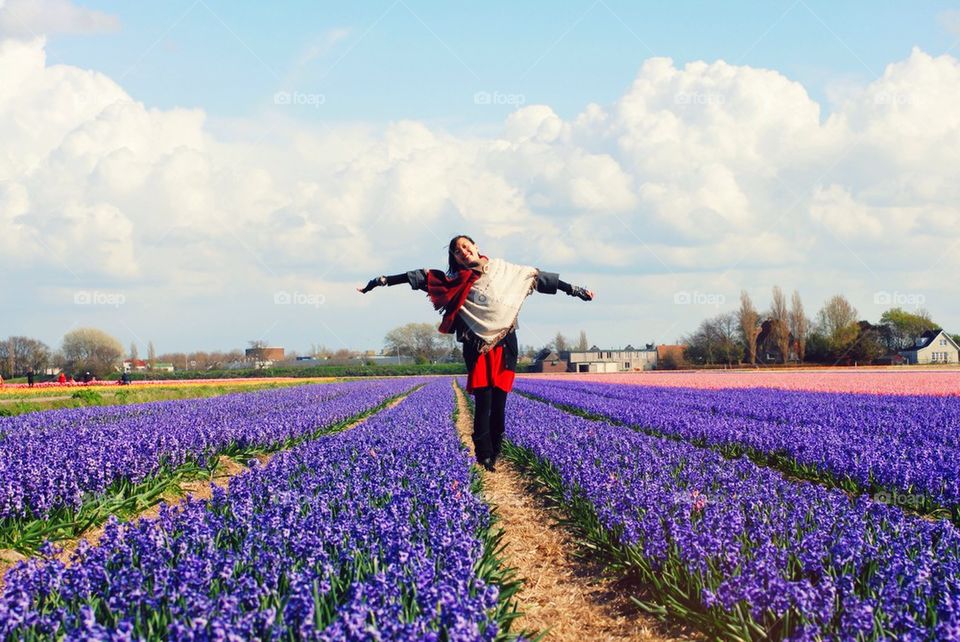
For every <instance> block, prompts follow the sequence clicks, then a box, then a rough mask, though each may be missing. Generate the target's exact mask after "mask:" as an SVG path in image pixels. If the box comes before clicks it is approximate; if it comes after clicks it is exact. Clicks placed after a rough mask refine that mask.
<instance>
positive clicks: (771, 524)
mask: <svg viewBox="0 0 960 642" xmlns="http://www.w3.org/2000/svg"><path fill="white" fill-rule="evenodd" d="M523 387H524V388H526V389H529V388H532V386H527V385H524V386H523ZM506 436H507V438H508V439H509V441H510V442H511V443H512V444H513V445H515V446H518V447H520V448H522V449H525V450H526V451H528V452H530V453H531V454H532V455H533V456H534V457H535V458H537V459H539V460H542V461H546V462H549V463H550V464H551V465H552V466H553V468H554V469H555V471H556V473H557V474H558V475H559V477H560V478H561V480H562V484H563V487H564V488H565V489H567V492H568V499H569V498H572V497H574V496H579V497H581V498H583V499H584V500H585V501H586V502H588V503H589V505H590V506H592V507H593V509H594V511H595V513H596V515H597V517H598V519H599V522H600V524H601V525H602V526H603V528H604V529H606V531H607V532H609V533H613V534H614V536H615V537H618V538H619V540H620V542H621V543H622V544H625V545H627V546H629V547H632V550H633V551H635V552H636V555H637V556H639V558H640V559H641V560H643V564H641V566H643V565H646V568H648V569H649V570H650V572H651V573H652V574H653V576H654V577H655V578H657V579H659V580H663V578H664V577H665V576H666V575H670V574H672V573H676V572H679V573H680V574H682V575H683V578H679V579H678V578H676V577H672V576H671V577H672V580H671V581H675V582H676V583H677V584H678V585H684V584H685V585H688V586H689V585H691V584H692V585H693V586H695V587H699V591H694V598H696V597H697V596H698V595H699V606H696V607H695V608H698V609H699V611H700V612H706V613H707V614H708V615H710V617H715V618H716V621H718V622H723V623H726V625H727V626H730V623H731V622H735V621H737V618H741V620H742V617H743V616H742V615H738V613H747V614H749V616H750V618H752V620H753V623H754V624H755V625H758V626H762V627H764V628H765V629H766V630H768V631H769V632H770V635H771V636H772V637H789V638H791V639H798V640H800V639H837V640H840V639H843V640H849V639H898V640H933V639H960V531H958V530H957V528H956V527H954V526H953V525H952V524H951V523H950V522H947V521H943V520H940V521H929V520H925V519H922V518H920V517H916V516H912V515H909V514H905V513H904V512H903V511H902V510H901V509H899V508H897V507H894V506H890V505H887V504H883V503H880V502H875V501H873V500H871V499H869V498H866V497H860V498H856V499H851V498H850V497H848V496H847V495H846V494H845V493H843V492H841V491H839V490H836V489H827V488H823V487H821V486H819V485H817V484H813V483H806V482H794V481H788V480H787V479H785V478H784V477H783V476H782V475H780V474H778V473H776V472H774V471H772V470H770V469H767V468H763V467H759V466H757V465H755V464H754V463H752V462H751V461H750V460H748V459H747V458H740V459H734V460H731V459H725V458H724V457H722V456H721V455H720V454H718V453H716V452H714V451H712V450H709V449H705V448H698V447H695V446H693V445H690V444H688V443H684V442H682V441H675V440H671V439H665V438H658V437H652V436H649V435H645V434H642V433H638V432H635V431H630V430H624V429H623V428H622V427H620V426H615V425H611V424H607V423H603V422H596V421H591V420H587V419H584V418H581V417H577V416H573V415H570V414H568V413H565V412H563V411H561V410H559V409H557V408H555V407H553V406H550V405H549V404H546V403H541V402H538V401H534V400H530V399H526V398H524V397H518V396H517V395H513V396H511V399H510V401H509V407H508V409H507V432H506ZM627 560H628V563H631V562H630V560H633V562H635V561H636V558H635V557H633V558H631V557H630V556H628V557H627ZM635 568H636V566H635ZM678 569H679V571H678ZM674 597H676V596H674ZM748 625H749V623H748ZM724 630H728V631H729V630H730V629H729V628H728V629H724ZM754 630H756V629H754Z"/></svg>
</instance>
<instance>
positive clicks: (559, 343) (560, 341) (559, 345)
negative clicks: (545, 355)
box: [553, 332, 570, 354]
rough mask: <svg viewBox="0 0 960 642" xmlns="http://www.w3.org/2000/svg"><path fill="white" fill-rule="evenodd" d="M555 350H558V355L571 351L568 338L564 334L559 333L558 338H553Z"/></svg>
mask: <svg viewBox="0 0 960 642" xmlns="http://www.w3.org/2000/svg"><path fill="white" fill-rule="evenodd" d="M553 349H554V350H556V352H557V354H560V353H561V352H566V351H567V350H569V349H570V347H569V346H568V344H567V338H566V337H565V336H563V334H562V333H560V332H558V333H557V336H555V337H554V338H553Z"/></svg>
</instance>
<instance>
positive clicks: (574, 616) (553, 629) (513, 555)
mask: <svg viewBox="0 0 960 642" xmlns="http://www.w3.org/2000/svg"><path fill="white" fill-rule="evenodd" d="M455 388H456V386H455ZM456 393H457V404H458V407H459V411H460V412H459V420H458V422H457V429H458V431H459V433H460V438H461V439H462V440H463V442H464V443H465V444H466V445H467V447H468V448H470V451H471V453H472V452H473V444H472V442H471V439H470V434H471V433H472V431H473V415H472V414H471V412H470V407H469V406H468V404H467V399H466V397H465V396H464V394H463V392H461V391H460V389H459V388H456ZM481 472H482V474H483V487H484V495H485V499H486V500H487V502H488V503H489V504H490V505H491V506H492V507H493V508H494V511H495V512H496V514H497V517H498V518H499V520H500V527H501V528H502V529H503V531H504V536H503V543H504V544H506V549H505V551H504V556H505V558H506V563H507V565H509V566H512V567H514V568H516V569H517V574H518V576H519V577H520V578H521V579H522V580H523V588H522V589H521V590H520V592H519V593H518V603H519V610H520V611H522V613H523V615H521V617H519V618H517V620H515V622H514V624H513V627H512V630H513V631H522V630H527V631H529V630H533V631H546V633H547V635H546V637H545V640H547V641H552V640H559V641H564V642H566V641H570V642H581V641H582V640H591V641H594V640H596V641H614V640H644V641H654V640H692V639H696V638H695V637H687V636H686V635H684V633H683V632H679V633H678V632H676V631H672V630H671V631H668V630H667V627H666V626H665V625H664V624H662V623H661V622H660V621H658V620H656V619H655V618H653V617H651V616H648V615H646V614H644V613H641V612H638V610H637V609H636V608H635V607H634V606H633V605H632V603H631V602H630V601H629V599H627V597H626V592H625V591H623V590H618V587H617V583H616V582H615V581H614V580H612V579H609V578H604V577H603V576H602V574H601V571H602V568H601V567H600V566H599V565H598V564H596V563H591V562H590V561H589V560H584V559H582V558H578V557H577V556H576V550H577V546H576V544H575V542H574V541H573V539H572V537H571V536H570V534H569V533H568V532H567V531H565V530H564V529H563V528H562V527H560V526H559V525H558V524H557V523H556V517H555V515H554V514H553V513H552V512H551V511H549V510H547V509H546V508H545V507H544V506H543V505H542V502H539V501H538V500H537V499H536V498H535V497H534V496H533V495H532V494H531V493H530V492H529V491H528V490H527V486H526V484H525V483H524V481H523V479H522V478H521V477H520V476H519V475H518V474H517V472H516V471H515V470H514V468H513V467H512V466H511V465H510V463H509V462H507V461H502V460H501V461H498V462H497V472H495V473H488V472H486V471H482V470H481Z"/></svg>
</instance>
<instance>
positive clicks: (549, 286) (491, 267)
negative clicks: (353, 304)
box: [357, 235, 593, 472]
mask: <svg viewBox="0 0 960 642" xmlns="http://www.w3.org/2000/svg"><path fill="white" fill-rule="evenodd" d="M447 261H448V265H449V269H448V270H447V272H446V273H444V272H443V271H442V270H412V271H410V272H406V273H405V274H395V275H393V276H380V277H378V278H375V279H370V282H369V283H367V285H366V287H363V288H357V291H359V292H361V293H362V294H366V293H367V292H369V291H370V290H372V289H373V288H375V287H378V286H384V285H397V284H399V283H408V284H409V285H410V287H411V288H413V289H414V290H425V291H426V292H427V296H428V297H429V298H430V301H431V302H432V303H433V307H434V309H436V310H440V311H442V313H443V321H442V322H441V323H440V332H444V333H447V334H453V333H456V335H457V341H459V342H461V343H462V344H463V360H464V361H465V362H466V364H467V373H468V374H467V392H470V393H472V394H473V397H474V401H475V408H474V418H473V445H474V452H475V453H476V455H477V461H478V462H479V463H480V465H481V466H483V467H484V468H486V469H487V470H489V471H491V472H493V471H494V470H495V468H494V464H495V463H496V460H497V457H498V456H499V455H500V446H501V444H502V442H503V424H504V410H505V408H506V404H507V393H509V392H510V390H511V389H512V388H513V378H514V374H515V373H516V370H517V356H518V352H519V350H518V346H517V333H516V327H517V315H518V314H519V313H520V306H521V305H522V304H523V301H524V299H526V298H527V296H528V295H529V294H530V293H531V292H533V291H534V290H536V291H537V292H543V293H545V294H556V293H557V290H560V291H562V292H566V293H567V294H568V295H570V296H575V297H578V298H580V299H583V300H584V301H591V300H593V292H591V291H590V290H587V289H584V288H581V287H578V286H573V285H570V284H569V283H565V282H564V281H561V280H560V277H559V275H557V274H556V273H553V272H541V271H540V270H538V269H536V268H533V267H529V266H526V265H514V264H512V263H507V262H506V261H503V260H501V259H489V258H487V257H486V256H484V255H482V254H480V251H479V250H478V249H477V244H476V243H475V242H474V241H473V239H472V238H470V237H469V236H464V235H460V236H455V237H453V239H451V241H450V246H449V248H448V256H447Z"/></svg>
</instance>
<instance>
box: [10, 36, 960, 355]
mask: <svg viewBox="0 0 960 642" xmlns="http://www.w3.org/2000/svg"><path fill="white" fill-rule="evenodd" d="M331 37H332V36H331ZM0 77H2V78H4V79H5V82H4V83H3V84H2V85H0V141H3V142H2V144H0V269H3V270H4V271H5V272H6V273H7V274H9V275H16V276H15V277H14V280H17V281H18V282H20V283H23V284H25V286H24V287H25V288H27V289H28V290H29V289H32V287H33V286H32V284H33V283H35V282H36V283H40V282H41V281H42V283H43V284H44V287H80V286H83V285H86V284H87V283H88V282H96V283H109V284H113V286H114V287H118V288H123V289H124V292H126V293H127V300H128V301H130V302H131V303H130V304H129V305H127V306H125V308H124V310H123V312H124V313H125V314H131V315H133V314H137V312H136V311H137V310H139V314H141V316H140V317H139V318H138V319H137V320H134V319H132V318H131V319H129V320H127V321H125V324H126V325H127V326H129V327H133V326H135V325H137V324H143V325H149V324H150V323H159V322H160V321H158V320H159V319H166V320H167V323H168V325H169V323H171V322H170V319H174V320H175V319H177V318H180V317H178V316H177V315H178V314H179V315H183V314H187V313H190V314H194V315H197V318H198V319H209V321H208V323H210V324H214V325H216V324H219V323H222V319H221V316H220V315H222V314H225V311H227V310H230V311H231V314H234V315H239V316H240V317H243V315H244V314H246V313H244V312H243V310H245V309H246V310H247V311H248V313H249V315H250V318H249V320H247V321H244V323H247V324H253V325H258V326H262V327H260V328H259V329H257V330H256V332H262V331H266V330H265V329H266V328H268V327H271V324H272V323H279V329H278V330H276V331H275V332H280V333H283V332H296V333H300V334H298V335H297V336H296V337H295V338H294V339H291V341H294V340H299V341H301V343H303V344H306V343H309V342H311V341H316V342H324V341H321V340H318V339H315V338H302V337H301V335H302V333H304V332H307V331H306V330H304V329H303V327H302V326H301V325H297V324H304V323H306V321H304V319H311V318H312V319H314V320H315V321H316V323H314V326H316V327H320V325H324V324H325V325H326V326H327V327H328V328H329V331H330V332H335V333H336V334H338V335H342V336H344V337H348V338H347V339H346V340H347V342H348V343H356V344H357V345H358V347H359V346H360V345H366V344H368V343H369V342H370V340H371V339H370V336H371V335H372V336H373V342H374V343H375V342H376V340H377V339H378V338H379V335H380V334H382V330H384V329H389V324H391V323H394V322H396V321H398V320H403V319H405V318H406V317H405V316H404V315H408V314H417V312H414V311H415V310H416V311H419V313H420V314H421V317H420V318H423V316H424V315H430V311H429V309H425V308H424V305H423V302H422V301H421V300H420V298H419V297H414V298H410V297H406V298H405V299H403V300H402V301H401V299H402V296H401V295H400V294H399V293H398V291H399V288H398V289H395V290H394V292H392V293H390V294H385V293H379V294H378V296H380V297H385V300H386V301H389V306H391V309H390V311H389V313H388V314H384V315H380V316H378V317H377V318H376V319H375V320H366V321H364V323H359V322H358V321H357V319H356V318H353V317H351V315H352V314H354V312H352V311H355V310H358V309H365V308H369V309H370V310H371V311H372V310H375V309H376V306H375V304H373V303H371V302H370V301H371V300H372V299H371V298H369V297H368V298H363V299H361V298H353V294H354V293H353V291H352V286H353V285H355V284H356V283H360V282H361V281H365V280H366V279H367V278H369V277H370V276H373V275H376V274H380V273H383V272H388V273H389V272H395V271H401V270H406V269H410V268H414V267H432V266H441V265H443V264H444V262H445V260H444V258H445V257H444V252H445V245H446V242H447V240H448V239H449V238H450V236H452V235H453V234H457V233H468V234H472V235H473V236H474V237H475V238H476V239H477V240H478V241H479V242H480V245H481V249H482V250H484V251H486V252H488V253H489V254H493V255H502V256H506V257H508V258H511V259H513V260H517V261H522V262H526V263H531V264H535V265H538V266H541V267H544V268H546V269H553V270H560V271H562V272H563V273H564V274H565V275H571V274H572V275H573V276H570V277H569V278H570V279H571V280H574V281H580V282H586V281H589V282H588V283H586V284H587V285H590V286H592V287H594V288H595V289H596V290H597V291H598V292H600V293H601V296H602V293H603V291H604V288H605V287H606V288H616V289H617V292H616V293H614V292H611V293H610V295H609V296H610V300H614V299H617V298H626V299H627V300H628V301H630V303H625V304H624V305H628V306H629V311H630V314H633V315H641V316H643V315H650V318H656V319H659V320H661V321H663V325H664V327H668V326H671V325H676V326H677V329H676V333H677V334H680V333H681V332H683V331H686V330H688V329H690V328H689V327H688V326H690V325H691V324H695V320H689V319H687V317H689V315H690V310H689V309H682V310H678V309H676V307H675V306H672V299H670V297H669V295H671V293H673V292H676V291H678V290H681V289H684V290H688V291H695V290H696V291H701V292H717V291H722V292H724V293H725V294H726V295H727V296H728V298H729V299H730V306H733V305H734V304H735V298H736V295H737V293H738V292H739V289H741V288H746V289H751V290H758V291H768V290H769V286H770V285H771V284H772V283H774V282H778V283H779V284H780V285H781V286H783V287H784V288H785V289H788V290H790V289H792V288H793V287H799V286H801V285H802V286H803V287H804V288H805V289H806V292H807V294H806V296H808V297H809V298H808V299H807V301H808V307H809V308H811V309H815V308H816V307H818V305H819V301H820V300H822V298H826V296H828V295H829V294H832V293H833V292H834V288H835V285H836V284H837V283H838V282H839V281H838V280H837V278H836V272H837V271H838V270H841V271H845V272H844V274H845V277H844V278H845V279H846V282H847V284H848V285H850V284H851V283H852V284H853V285H851V286H850V287H854V288H856V287H859V288H860V289H861V290H862V292H863V293H864V297H865V298H864V299H863V301H857V300H855V301H854V303H855V304H858V305H859V307H861V308H862V309H866V308H867V303H868V298H869V296H872V292H874V291H877V290H878V289H886V290H893V289H896V287H897V285H896V279H898V278H902V279H903V282H904V283H905V284H906V283H916V282H917V280H920V279H921V277H922V275H923V274H925V273H931V274H932V275H934V276H935V275H937V274H939V273H941V272H944V271H945V270H947V269H953V268H954V267H955V266H956V267H960V265H957V260H956V259H955V258H953V257H954V256H955V255H956V253H950V252H948V251H947V250H948V249H949V248H950V247H951V246H952V245H953V244H954V243H960V210H958V206H957V203H960V176H958V173H960V169H958V168H960V162H958V161H960V158H958V155H960V144H958V143H960V115H958V114H960V110H956V109H955V107H956V104H957V102H958V100H960V63H958V62H957V60H956V59H954V58H953V57H951V56H940V57H937V58H934V57H931V56H929V55H928V54H926V53H924V52H922V51H919V50H915V51H914V52H912V53H911V55H910V56H909V57H908V58H907V59H906V60H904V61H901V62H898V63H896V64H892V65H890V66H888V68H887V69H886V71H885V73H884V75H883V76H882V77H881V78H880V79H878V80H876V81H875V82H873V83H871V84H869V85H867V86H865V87H860V88H858V89H856V90H850V91H847V92H846V93H845V94H844V99H843V101H842V102H840V103H839V104H838V105H837V106H836V108H835V110H834V111H833V112H832V113H830V114H828V115H824V114H821V111H820V106H819V105H818V104H817V103H816V102H815V101H813V100H812V99H811V98H810V97H809V96H808V94H807V92H806V91H805V89H804V88H803V87H802V86H801V85H800V84H799V83H796V82H793V81H791V80H789V79H788V78H786V77H784V76H783V75H781V74H779V73H777V72H774V71H770V70H763V69H754V68H750V67H742V66H734V65H730V64H727V63H725V62H722V61H718V62H715V63H711V64H707V63H703V62H698V63H690V64H688V65H686V66H684V67H682V68H678V67H676V66H675V65H674V64H673V62H672V61H670V60H669V59H665V58H654V59H650V60H648V61H646V62H645V63H644V64H643V65H642V67H641V68H640V70H639V71H638V74H637V77H636V78H635V80H634V82H633V84H632V85H631V87H630V88H629V89H628V90H627V91H626V93H625V94H624V95H623V96H622V97H621V98H620V99H619V100H617V101H615V102H614V103H613V104H610V105H606V106H604V105H598V104H590V105H588V106H586V107H585V108H584V110H583V111H582V112H581V113H580V114H578V115H576V116H575V117H573V118H571V119H569V120H564V119H562V118H560V117H559V116H558V115H557V114H556V113H555V112H554V111H553V109H551V108H550V107H549V106H546V105H530V106H526V107H523V108H521V109H518V110H517V111H516V112H514V113H513V114H511V115H510V116H509V117H508V118H507V119H506V121H505V122H504V124H503V128H502V130H501V132H500V134H499V135H496V136H492V137H472V138H467V137H459V136H455V135H452V134H450V133H448V132H444V131H441V130H439V129H435V128H430V127H428V126H426V125H425V124H423V123H419V122H415V121H399V122H395V123H391V124H389V125H388V126H385V127H382V128H371V127H367V126H362V125H359V126H358V125H330V126H326V127H323V128H317V127H311V126H310V125H309V124H305V123H301V122H294V121H289V120H284V118H283V117H282V116H281V112H282V107H281V108H278V110H277V113H275V114H270V115H268V116H267V118H266V119H267V120H268V121H269V122H257V123H247V124H241V125H242V126H238V127H237V128H235V131H246V132H247V134H245V135H244V136H234V137H228V136H223V135H220V136H215V135H213V134H212V133H211V129H210V125H209V124H208V123H207V122H206V115H205V114H204V112H203V111H201V110H198V109H193V110H186V109H173V110H157V109H149V108H147V107H146V106H144V105H143V104H141V103H138V102H136V101H135V100H133V99H132V98H131V97H130V96H129V95H128V94H127V93H126V92H125V91H124V89H123V88H122V87H121V86H120V85H118V84H117V83H116V82H114V81H113V80H111V79H110V78H107V77H106V76H104V75H102V74H99V73H96V72H93V71H85V70H81V69H77V68H74V67H69V66H65V65H56V66H48V65H47V64H46V61H45V55H44V41H43V40H42V39H33V40H27V41H24V40H6V41H0ZM263 131H269V132H271V135H270V137H269V138H267V139H266V140H263V141H261V140H260V139H261V136H262V132H263ZM250 141H254V142H250ZM654 273H655V275H654ZM944 273H945V272H944ZM641 274H642V275H646V276H644V277H640V276H639V275H641ZM39 275H42V279H41V277H40V276H39ZM878 275H879V276H882V277H883V279H889V281H887V280H885V281H884V282H883V283H882V284H875V283H873V281H875V280H876V278H877V276H878ZM17 277H19V278H17ZM774 279H777V280H776V281H774ZM936 282H937V285H936V287H937V288H939V290H938V292H939V294H935V293H933V292H930V293H928V294H927V301H928V306H929V307H931V308H932V309H933V311H934V312H935V315H936V312H937V311H938V310H942V313H941V316H942V315H943V314H949V315H958V314H960V309H958V308H957V307H956V305H955V304H953V303H952V301H954V300H956V299H957V297H956V295H957V292H956V290H955V289H951V288H953V287H954V286H952V285H951V283H952V280H951V279H942V278H941V279H936ZM625 284H626V285H625ZM629 284H634V285H633V286H631V285H629ZM623 287H626V288H628V291H627V292H621V291H620V290H619V288H623ZM904 287H906V286H904ZM914 287H915V286H914ZM644 288H651V289H650V291H649V292H648V291H646V290H644ZM278 290H283V291H294V290H296V291H301V292H308V293H311V292H320V293H322V294H323V295H324V300H325V302H326V303H325V304H324V306H317V307H316V308H315V309H314V308H311V309H310V310H303V311H302V312H303V313H304V314H305V315H306V316H303V317H301V316H297V315H295V314H291V311H290V310H289V309H286V308H284V314H283V315H281V316H276V313H277V309H276V308H275V307H273V304H272V303H270V302H271V301H272V296H273V294H274V293H275V292H276V291H278ZM632 290H635V291H632ZM23 296H25V297H27V299H29V298H30V297H31V296H34V295H32V294H29V293H27V294H24V295H23ZM36 296H38V297H39V295H36ZM821 297H822V298H821ZM852 298H854V299H856V296H853V297H852ZM37 300H38V301H39V299H37ZM138 301H139V302H143V303H142V305H141V304H137V303H136V302H138ZM244 302H248V303H249V305H248V308H243V305H244ZM938 302H941V303H938ZM565 303H567V304H568V305H569V303H568V302H565ZM759 304H760V305H761V306H762V305H763V303H762V302H759ZM559 305H561V302H553V303H538V304H536V305H534V306H531V307H532V309H533V310H534V311H532V312H531V313H530V314H531V315H533V317H532V319H531V321H532V322H533V324H534V325H536V324H537V323H542V322H543V319H544V317H542V316H536V315H538V314H541V315H549V314H554V315H556V314H560V312H558V310H561V309H562V310H568V308H558V307H551V306H559ZM938 305H940V306H941V307H939V308H938V307H937V306H938ZM138 306H139V307H138ZM393 306H396V307H395V309H394V307H393ZM664 306H667V307H666V308H664ZM337 310H347V312H343V314H340V313H338V312H337ZM536 310H540V312H537V311H536ZM664 310H667V312H664ZM85 312H86V310H85ZM712 312H713V311H712V310H708V311H705V312H704V314H706V313H712ZM577 313H578V314H580V312H579V311H578V312H577ZM622 313H623V310H618V309H616V308H613V307H611V308H604V307H602V306H594V307H593V308H589V312H586V311H585V312H584V314H589V315H590V318H591V319H593V320H594V321H595V322H596V323H597V325H598V327H613V326H616V324H617V323H618V321H617V315H620V314H622ZM311 315H313V316H311ZM525 315H526V313H525ZM604 315H607V316H604ZM611 315H612V316H611ZM685 315H686V316H685ZM274 317H276V318H274ZM243 318H245V317H243ZM414 318H417V317H414ZM428 318H432V316H428ZM351 319H353V320H351ZM684 319H687V320H684ZM295 320H296V321H295ZM938 320H941V319H939V318H938ZM233 321H236V319H234V320H233ZM320 321H322V322H323V323H322V324H320ZM941 322H942V323H947V321H946V320H941ZM198 323H201V324H202V323H204V322H202V321H198ZM620 323H621V324H622V327H623V328H624V329H623V337H624V340H623V341H622V342H623V343H626V342H630V341H632V342H634V343H636V341H637V340H638V339H636V338H634V337H632V335H630V334H629V333H630V332H631V330H629V329H628V326H630V327H632V326H635V325H636V324H637V323H642V319H640V320H629V321H620ZM284 324H292V325H284ZM318 324H319V325H318ZM371 324H373V325H375V326H376V329H373V330H371V329H370V327H373V325H371ZM384 324H386V325H387V327H386V328H383V327H381V326H384ZM228 325H229V324H228ZM138 327H139V326H138ZM174 327H175V324H174ZM211 327H213V326H211ZM284 328H286V329H284ZM237 331H238V332H243V333H247V334H249V333H253V332H254V330H252V329H248V328H247V327H246V326H243V329H242V330H237ZM157 332H159V330H158V331H157ZM170 332H171V333H173V332H174V330H170ZM210 332H211V333H214V334H213V336H219V335H216V334H215V332H214V330H210ZM364 333H365V334H364ZM171 336H173V334H171ZM274 336H281V337H282V336H283V335H282V334H280V335H276V334H275V335H274ZM303 336H305V335H303ZM246 338H249V337H246ZM234 341H235V340H234ZM325 342H326V343H334V342H333V341H332V340H327V341H325ZM605 343H606V342H605ZM184 347H187V346H184Z"/></svg>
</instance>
